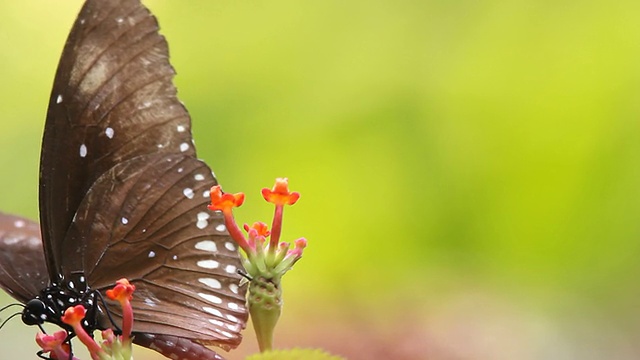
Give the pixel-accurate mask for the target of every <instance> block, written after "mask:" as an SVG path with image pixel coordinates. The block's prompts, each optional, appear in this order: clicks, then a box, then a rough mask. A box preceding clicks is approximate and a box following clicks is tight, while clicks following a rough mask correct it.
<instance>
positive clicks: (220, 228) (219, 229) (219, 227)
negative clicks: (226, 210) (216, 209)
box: [216, 224, 227, 232]
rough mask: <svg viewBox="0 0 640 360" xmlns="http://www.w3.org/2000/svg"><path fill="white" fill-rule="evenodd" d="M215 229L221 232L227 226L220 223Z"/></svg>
mask: <svg viewBox="0 0 640 360" xmlns="http://www.w3.org/2000/svg"><path fill="white" fill-rule="evenodd" d="M216 230H218V231H220V232H223V231H225V230H227V227H226V226H224V224H220V225H218V226H216Z"/></svg>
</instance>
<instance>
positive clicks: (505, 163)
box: [0, 0, 640, 360]
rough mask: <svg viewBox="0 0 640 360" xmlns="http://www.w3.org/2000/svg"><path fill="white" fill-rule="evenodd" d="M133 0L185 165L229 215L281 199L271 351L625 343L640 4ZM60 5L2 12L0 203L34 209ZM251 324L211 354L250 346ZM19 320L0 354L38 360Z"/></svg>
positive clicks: (635, 235) (434, 353)
mask: <svg viewBox="0 0 640 360" xmlns="http://www.w3.org/2000/svg"><path fill="white" fill-rule="evenodd" d="M145 3H146V4H147V5H148V6H149V7H150V8H151V9H152V11H153V12H154V13H155V14H156V15H157V16H158V18H159V21H160V25H161V28H162V32H163V34H164V35H165V36H166V37H167V38H168V41H169V44H170V50H171V55H172V63H173V64H174V66H175V67H176V69H177V71H178V76H177V78H176V83H177V86H178V88H179V96H180V98H181V99H182V100H183V101H184V102H185V103H186V105H187V107H188V108H189V110H190V112H191V115H192V118H193V131H194V137H195V139H196V143H197V146H198V151H199V156H200V157H201V158H203V159H205V160H206V161H207V162H208V163H209V164H210V165H211V166H212V167H213V168H214V170H215V172H216V174H217V175H218V177H219V180H220V181H221V182H222V184H223V186H224V188H225V189H226V190H227V191H232V192H237V191H243V192H245V193H247V194H248V195H249V198H248V200H247V204H246V205H245V206H244V207H243V208H241V211H239V212H238V217H239V220H240V221H243V222H253V221H255V220H257V219H263V220H267V219H270V216H271V211H272V209H271V207H269V206H268V205H266V204H265V203H263V202H262V200H261V197H260V196H259V190H260V188H262V187H265V186H271V184H272V182H273V179H274V178H275V177H278V176H287V177H289V178H290V185H291V187H292V189H294V190H297V191H300V192H301V193H302V199H301V201H300V202H299V203H298V204H296V205H295V206H294V207H293V208H290V209H287V210H286V215H285V230H284V236H285V238H288V239H291V240H293V239H295V238H297V237H300V236H305V237H307V238H308V240H309V247H308V248H307V251H306V252H305V256H304V259H303V260H302V261H301V262H300V263H298V264H297V265H296V267H295V269H294V271H293V272H291V273H289V274H288V275H287V276H286V277H285V282H284V286H285V301H286V305H285V311H284V314H283V317H282V320H281V324H280V326H279V328H278V329H277V334H276V336H277V338H276V343H277V345H278V346H280V347H293V346H302V347H323V348H325V349H327V350H328V351H330V352H332V353H334V354H339V355H343V356H346V357H348V358H350V359H434V360H441V359H442V360H444V359H447V360H448V359H452V360H453V359H456V360H457V359H470V360H481V359H523V360H527V359H637V358H639V357H640V345H638V335H639V334H640V307H639V305H638V304H639V303H638V301H639V297H640V282H639V281H638V278H639V275H640V260H639V254H640V221H638V220H639V219H638V218H639V215H640V22H638V18H639V17H640V2H637V1H615V2H606V3H603V2H601V1H592V0H586V1H534V0H519V1H517V0H516V1H496V0H483V1H469V0H460V1H439V0H424V1H407V0H400V1H395V0H394V1H392V0H378V1H349V2H345V1H337V0H325V1H309V0H304V1H300V0H271V1H260V0H249V1H230V0H190V1H167V0H164V1H161V0H155V1H152V0H149V1H146V2H145ZM80 6H81V1H79V0H73V1H71V0H67V1H64V2H62V1H51V0H22V1H3V2H2V3H1V4H0V45H1V47H2V50H1V51H0V81H1V84H0V118H1V120H0V121H1V123H2V127H1V130H0V144H1V145H0V146H1V147H0V169H2V171H1V175H0V209H2V211H7V212H13V213H17V214H21V215H25V216H28V217H31V218H34V219H35V218H37V214H38V211H37V181H38V161H39V153H40V140H41V136H42V129H43V124H44V118H45V113H46V107H47V99H48V97H49V92H50V89H51V84H52V79H53V76H54V72H55V69H56V65H57V62H58V57H59V55H60V53H61V50H62V46H63V44H64V41H65V39H66V36H67V33H68V31H69V29H70V27H71V24H72V22H73V20H74V19H75V16H76V14H77V12H78V11H79V9H80ZM9 302H11V299H10V298H9V297H8V296H6V295H5V294H2V295H0V304H7V303H9ZM6 315H7V313H3V314H2V317H3V318H4V317H6ZM251 331H252V330H251V329H248V330H247V331H246V333H245V342H244V343H243V344H242V345H241V347H240V349H239V350H236V351H234V352H231V353H230V354H228V357H229V358H230V359H242V358H243V356H244V355H246V354H250V353H252V352H255V351H256V349H257V346H256V343H255V340H254V339H253V338H254V336H253V334H252V332H251ZM35 333H36V329H34V328H28V327H26V326H24V325H23V324H21V322H20V321H19V320H14V321H12V322H11V323H10V324H9V325H7V326H6V327H5V328H4V329H2V330H0V347H1V348H2V354H3V355H2V357H3V358H14V359H15V358H19V359H28V358H35V355H34V353H35V351H36V350H37V349H36V345H35V343H34V341H33V338H34V336H35ZM7 353H8V354H9V355H10V356H9V357H7ZM136 355H137V358H140V359H156V358H158V355H156V354H154V353H147V352H144V351H137V352H136Z"/></svg>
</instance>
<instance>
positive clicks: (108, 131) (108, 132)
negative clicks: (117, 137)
mask: <svg viewBox="0 0 640 360" xmlns="http://www.w3.org/2000/svg"><path fill="white" fill-rule="evenodd" d="M104 133H105V135H107V137H108V138H109V139H113V134H114V131H113V129H112V128H110V127H108V128H106V129H104Z"/></svg>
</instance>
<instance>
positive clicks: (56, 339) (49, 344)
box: [36, 330, 77, 360]
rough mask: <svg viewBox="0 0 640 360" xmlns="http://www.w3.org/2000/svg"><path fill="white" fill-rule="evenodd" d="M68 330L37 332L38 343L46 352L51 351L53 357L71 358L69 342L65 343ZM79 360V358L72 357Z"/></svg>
mask: <svg viewBox="0 0 640 360" xmlns="http://www.w3.org/2000/svg"><path fill="white" fill-rule="evenodd" d="M66 339H67V332H66V331H64V330H60V331H56V332H55V333H53V334H52V335H49V334H43V333H38V334H36V343H37V344H38V346H40V348H41V349H42V351H43V352H44V353H51V354H50V357H51V359H65V360H66V359H69V344H66V343H65V340H66ZM72 359H74V360H77V358H75V357H74V358H72Z"/></svg>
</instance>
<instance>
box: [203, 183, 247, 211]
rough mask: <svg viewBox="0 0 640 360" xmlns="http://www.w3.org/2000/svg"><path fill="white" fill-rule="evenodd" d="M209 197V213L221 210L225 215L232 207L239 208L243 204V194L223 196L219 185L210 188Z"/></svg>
mask: <svg viewBox="0 0 640 360" xmlns="http://www.w3.org/2000/svg"><path fill="white" fill-rule="evenodd" d="M209 196H211V205H209V206H208V208H209V210H211V211H216V210H221V211H223V212H225V213H226V212H228V211H231V209H233V208H234V207H238V206H241V205H242V203H243V202H244V194H243V193H237V194H228V193H227V194H223V193H222V188H220V185H216V186H214V187H212V188H211V190H210V192H209Z"/></svg>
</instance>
